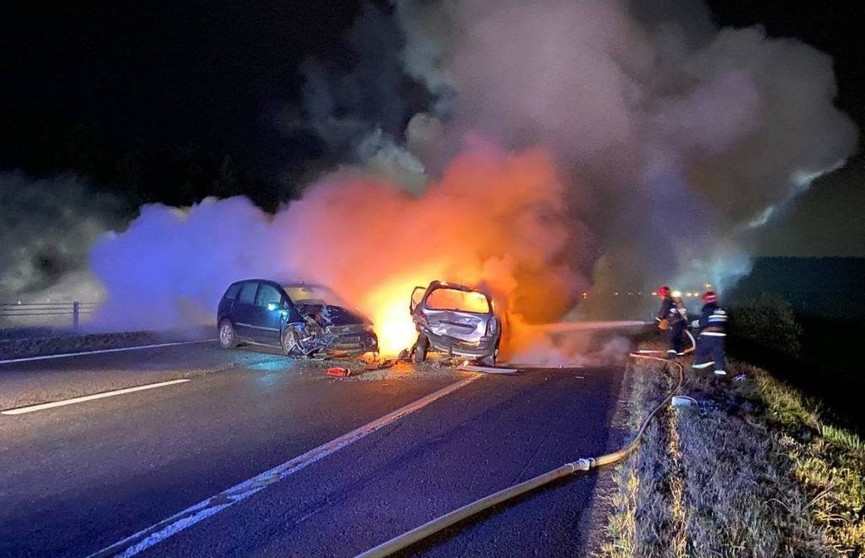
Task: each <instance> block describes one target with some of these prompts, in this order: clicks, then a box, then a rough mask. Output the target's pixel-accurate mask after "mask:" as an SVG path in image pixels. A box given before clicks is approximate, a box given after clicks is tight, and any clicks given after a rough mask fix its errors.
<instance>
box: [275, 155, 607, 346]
mask: <svg viewBox="0 0 865 558" xmlns="http://www.w3.org/2000/svg"><path fill="white" fill-rule="evenodd" d="M564 194H565V192H564V186H563V184H562V183H561V182H560V181H559V179H558V176H557V173H556V169H555V164H554V162H553V158H552V157H551V156H550V155H549V154H548V153H546V152H545V151H544V150H542V149H532V150H528V151H526V152H523V153H518V154H507V153H504V152H502V151H500V150H498V149H495V148H493V147H490V146H488V145H477V144H476V145H473V146H472V149H471V150H469V151H466V152H465V153H463V154H462V155H460V156H458V157H457V158H456V159H454V160H453V161H452V162H451V164H450V166H449V167H448V168H447V170H446V171H445V173H444V175H443V177H442V179H441V181H439V182H437V183H433V184H431V185H430V186H429V187H428V188H427V190H426V192H425V193H424V194H423V195H422V196H420V197H414V196H412V195H410V194H408V193H407V192H405V191H404V190H402V189H401V188H399V187H398V186H395V185H392V184H388V183H386V182H382V181H380V180H375V179H372V178H370V177H358V176H356V175H346V174H341V175H335V176H331V177H330V178H329V179H328V180H325V181H323V182H321V183H319V184H318V185H316V186H314V187H313V188H312V189H311V190H309V191H308V192H307V194H306V195H305V196H304V198H303V199H302V200H300V201H298V202H295V203H293V204H292V205H291V206H289V208H288V209H287V211H285V212H281V213H280V214H278V215H277V217H276V219H277V220H278V221H283V219H284V220H285V221H284V223H285V225H286V226H285V228H284V229H283V230H286V231H287V232H289V233H290V234H289V235H288V246H287V249H288V250H289V252H288V255H289V258H290V261H292V262H295V263H297V262H300V263H301V264H302V266H303V267H302V268H303V269H304V271H306V272H312V273H314V274H315V277H313V279H315V280H317V281H319V282H322V283H325V284H329V285H331V286H332V287H333V288H334V289H336V290H337V291H338V292H340V293H342V294H344V296H345V297H346V298H348V299H349V301H350V302H352V303H353V304H354V305H356V306H357V307H358V308H359V309H360V310H362V311H364V312H365V313H366V314H367V315H368V316H370V318H371V319H372V320H373V322H374V323H375V329H376V333H377V335H378V337H379V343H380V346H381V352H382V354H384V355H393V354H396V353H398V352H399V351H401V350H402V349H405V348H408V347H410V346H411V345H412V344H413V343H414V341H415V339H416V336H417V333H416V331H415V328H414V325H413V323H412V321H411V317H410V314H409V302H410V299H411V294H412V290H413V289H414V287H415V286H423V287H426V286H427V285H428V284H429V282H430V281H432V280H435V279H441V280H447V281H454V282H458V283H463V284H467V285H469V286H473V287H476V288H477V287H480V288H482V289H483V290H485V291H487V292H488V293H490V294H492V296H493V298H494V300H495V306H496V311H497V313H498V314H499V315H500V316H503V315H504V314H506V313H512V312H518V313H520V314H524V315H525V316H526V317H527V318H529V319H543V320H546V319H551V318H558V317H561V316H562V315H563V314H564V313H565V312H567V310H568V309H569V308H570V306H572V305H573V303H574V302H575V301H576V300H577V299H578V297H579V295H580V293H582V291H584V290H586V288H587V287H588V280H587V279H586V278H585V277H581V276H579V275H578V274H577V273H576V272H575V271H574V270H575V269H576V268H577V265H576V263H575V261H579V258H584V256H585V254H586V253H587V251H588V248H587V246H588V245H589V244H590V242H591V240H590V239H589V238H577V237H575V236H574V235H573V233H572V231H573V230H574V229H575V227H574V226H573V220H572V218H571V217H570V216H569V215H568V214H567V205H566V203H565V200H564ZM277 224H278V225H280V224H281V223H277Z"/></svg>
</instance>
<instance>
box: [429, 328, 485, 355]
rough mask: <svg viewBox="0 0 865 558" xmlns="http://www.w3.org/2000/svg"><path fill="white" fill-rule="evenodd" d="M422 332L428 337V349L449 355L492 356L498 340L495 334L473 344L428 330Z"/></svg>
mask: <svg viewBox="0 0 865 558" xmlns="http://www.w3.org/2000/svg"><path fill="white" fill-rule="evenodd" d="M422 333H423V334H424V335H425V336H426V338H427V339H429V342H430V349H432V350H434V351H438V352H442V353H447V354H450V355H456V356H462V357H470V358H483V357H488V356H492V355H493V353H495V352H496V345H497V344H498V342H499V338H498V337H497V336H496V337H484V338H481V340H480V342H478V343H477V344H476V345H475V344H472V343H467V342H466V341H462V340H460V339H455V338H453V337H448V336H446V335H435V334H432V333H430V332H429V330H424V331H423V332H422Z"/></svg>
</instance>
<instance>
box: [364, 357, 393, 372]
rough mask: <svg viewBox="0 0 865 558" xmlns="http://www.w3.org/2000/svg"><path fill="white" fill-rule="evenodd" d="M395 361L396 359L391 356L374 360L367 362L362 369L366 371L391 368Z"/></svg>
mask: <svg viewBox="0 0 865 558" xmlns="http://www.w3.org/2000/svg"><path fill="white" fill-rule="evenodd" d="M396 363H397V360H396V359H393V358H389V359H387V360H374V361H372V362H369V363H367V364H366V366H364V367H363V369H364V370H366V371H371V370H384V369H385V368H392V367H393V366H395V365H396Z"/></svg>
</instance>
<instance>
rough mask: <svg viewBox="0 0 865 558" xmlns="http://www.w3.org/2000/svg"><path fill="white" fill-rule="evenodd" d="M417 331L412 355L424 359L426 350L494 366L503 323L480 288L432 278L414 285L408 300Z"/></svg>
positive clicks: (487, 296) (415, 358) (416, 358)
mask: <svg viewBox="0 0 865 558" xmlns="http://www.w3.org/2000/svg"><path fill="white" fill-rule="evenodd" d="M409 311H410V312H411V316H412V321H413V322H414V324H415V329H416V330H417V332H418V338H417V342H416V343H415V345H414V347H412V358H413V360H414V361H415V362H423V361H424V360H426V358H427V353H428V352H429V351H437V352H441V353H445V354H447V355H450V356H452V357H453V356H456V357H462V358H467V359H470V360H474V361H479V362H480V363H481V364H484V365H489V366H494V365H495V364H496V359H497V358H498V354H499V345H500V343H501V339H502V325H501V322H500V321H499V319H498V318H497V317H496V315H495V310H494V307H493V301H492V299H491V298H490V296H489V295H488V294H486V293H484V292H482V291H479V290H476V289H473V288H471V287H467V286H465V285H459V284H456V283H450V282H447V281H433V282H431V283H430V284H429V285H428V286H426V287H415V289H414V291H413V292H412V296H411V302H410V303H409Z"/></svg>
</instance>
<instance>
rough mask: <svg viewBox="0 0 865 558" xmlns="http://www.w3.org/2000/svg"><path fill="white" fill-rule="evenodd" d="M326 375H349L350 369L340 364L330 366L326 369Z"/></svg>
mask: <svg viewBox="0 0 865 558" xmlns="http://www.w3.org/2000/svg"><path fill="white" fill-rule="evenodd" d="M327 375H328V376H337V377H343V378H344V377H346V376H351V370H350V369H349V368H343V367H341V366H331V367H330V368H328V369H327Z"/></svg>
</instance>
